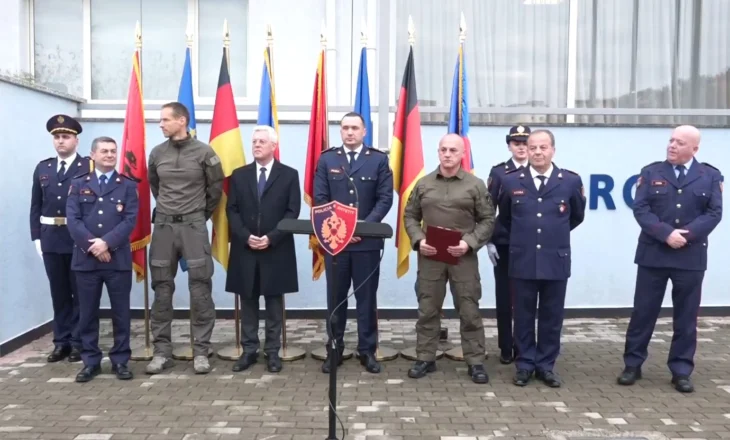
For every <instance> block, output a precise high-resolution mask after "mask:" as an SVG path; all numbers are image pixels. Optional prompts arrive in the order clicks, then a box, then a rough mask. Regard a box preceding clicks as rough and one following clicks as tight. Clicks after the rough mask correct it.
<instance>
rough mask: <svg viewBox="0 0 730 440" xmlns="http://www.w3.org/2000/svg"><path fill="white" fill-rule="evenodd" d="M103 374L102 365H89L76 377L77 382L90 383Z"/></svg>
mask: <svg viewBox="0 0 730 440" xmlns="http://www.w3.org/2000/svg"><path fill="white" fill-rule="evenodd" d="M99 373H101V366H100V365H87V366H84V368H83V369H82V370H81V371H79V374H77V375H76V382H79V383H81V382H88V381H90V380H91V379H93V378H94V377H96V376H97V375H98V374H99Z"/></svg>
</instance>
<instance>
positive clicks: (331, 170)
mask: <svg viewBox="0 0 730 440" xmlns="http://www.w3.org/2000/svg"><path fill="white" fill-rule="evenodd" d="M330 173H332V174H341V173H342V170H341V169H339V168H331V169H330Z"/></svg>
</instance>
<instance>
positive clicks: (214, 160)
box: [205, 154, 221, 167]
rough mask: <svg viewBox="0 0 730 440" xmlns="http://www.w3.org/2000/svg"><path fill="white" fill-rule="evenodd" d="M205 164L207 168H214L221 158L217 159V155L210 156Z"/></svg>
mask: <svg viewBox="0 0 730 440" xmlns="http://www.w3.org/2000/svg"><path fill="white" fill-rule="evenodd" d="M205 163H207V164H208V166H211V167H214V166H216V165H218V164H219V163H221V158H220V157H218V155H217V154H216V155H213V156H210V157H209V158H208V160H206V161H205Z"/></svg>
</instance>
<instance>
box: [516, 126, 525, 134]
mask: <svg viewBox="0 0 730 440" xmlns="http://www.w3.org/2000/svg"><path fill="white" fill-rule="evenodd" d="M524 132H525V127H523V126H521V125H520V126H518V127H517V133H524Z"/></svg>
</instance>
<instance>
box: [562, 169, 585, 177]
mask: <svg viewBox="0 0 730 440" xmlns="http://www.w3.org/2000/svg"><path fill="white" fill-rule="evenodd" d="M560 170H561V171H566V172H568V173H570V174H573V175H576V176H578V177H580V174H578V173H576V172H575V171H572V170H569V169H567V168H561V169H560Z"/></svg>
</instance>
